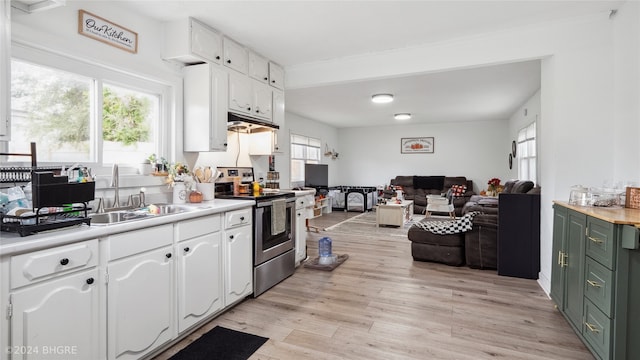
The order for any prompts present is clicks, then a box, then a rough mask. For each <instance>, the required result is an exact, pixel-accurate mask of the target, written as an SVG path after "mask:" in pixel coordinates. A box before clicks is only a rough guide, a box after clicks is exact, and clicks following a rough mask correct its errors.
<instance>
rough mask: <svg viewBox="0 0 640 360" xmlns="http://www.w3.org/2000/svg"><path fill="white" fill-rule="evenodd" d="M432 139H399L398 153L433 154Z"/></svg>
mask: <svg viewBox="0 0 640 360" xmlns="http://www.w3.org/2000/svg"><path fill="white" fill-rule="evenodd" d="M433 151H434V140H433V137H415V138H401V139H400V152H401V153H402V154H433Z"/></svg>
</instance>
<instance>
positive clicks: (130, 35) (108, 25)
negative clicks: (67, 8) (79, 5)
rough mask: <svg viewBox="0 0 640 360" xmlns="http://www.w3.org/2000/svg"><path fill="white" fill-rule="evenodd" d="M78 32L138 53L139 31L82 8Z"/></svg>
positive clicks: (79, 15) (79, 13)
mask: <svg viewBox="0 0 640 360" xmlns="http://www.w3.org/2000/svg"><path fill="white" fill-rule="evenodd" d="M78 34H80V35H83V36H86V37H89V38H92V39H94V40H98V41H100V42H102V43H105V44H107V45H111V46H113V47H116V48H118V49H122V50H124V51H128V52H130V53H133V54H136V53H138V33H136V32H134V31H131V30H129V29H127V28H125V27H124V26H120V25H118V24H116V23H113V22H111V21H109V20H107V19H104V18H101V17H100V16H98V15H95V14H92V13H90V12H88V11H85V10H82V9H80V10H78Z"/></svg>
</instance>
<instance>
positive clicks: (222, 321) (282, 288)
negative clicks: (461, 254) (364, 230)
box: [156, 211, 593, 360]
mask: <svg viewBox="0 0 640 360" xmlns="http://www.w3.org/2000/svg"><path fill="white" fill-rule="evenodd" d="M355 215H358V214H357V213H345V212H342V211H341V212H334V213H331V214H328V215H324V216H322V217H320V218H316V219H313V220H311V222H312V225H316V226H318V227H320V228H326V227H328V226H330V225H332V224H335V223H338V222H340V221H342V220H344V219H347V218H349V217H352V216H355ZM322 236H330V237H331V238H332V240H333V252H334V253H336V254H345V253H346V254H349V259H348V260H347V261H346V262H345V263H344V264H342V265H341V266H339V267H338V268H337V269H335V270H334V271H332V272H326V271H320V270H311V269H307V268H304V267H302V266H301V267H299V268H298V269H297V270H296V272H295V274H294V275H293V276H291V277H289V278H288V279H286V280H285V281H283V282H281V283H280V284H278V285H276V286H275V287H273V288H272V289H270V290H269V291H267V292H266V293H264V294H262V295H261V296H260V297H258V298H257V299H253V298H248V299H246V300H244V301H243V302H242V303H240V304H239V305H237V306H236V307H234V308H232V309H231V310H229V311H227V312H225V313H223V314H221V315H220V316H218V317H217V318H215V319H214V320H212V321H211V322H209V323H208V324H206V325H204V326H203V327H202V328H201V329H200V330H198V331H197V332H196V333H194V334H193V335H191V336H189V337H187V338H186V339H184V340H183V341H182V342H180V343H178V344H177V345H175V346H173V347H172V348H170V349H168V350H167V351H165V352H163V353H162V354H160V355H159V356H157V357H156V359H157V360H164V359H168V358H169V357H170V356H171V355H173V354H174V353H176V352H177V351H179V350H180V349H181V348H183V347H184V346H186V345H187V344H188V343H190V342H191V341H193V340H194V339H195V338H197V337H199V336H200V334H202V333H204V332H206V331H208V330H209V329H211V328H213V327H214V326H216V325H221V326H225V327H228V328H231V329H236V330H241V331H246V332H249V333H252V334H256V335H260V336H264V337H268V338H269V339H270V340H269V341H268V342H267V343H265V344H264V345H263V346H262V347H261V348H260V349H259V350H258V351H257V352H256V353H255V354H254V355H253V356H252V357H251V359H296V360H297V359H367V360H371V359H385V360H386V359H461V360H466V359H469V360H471V359H473V360H477V359H510V360H511V359H539V360H542V359H545V360H547V359H558V360H559V359H562V360H566V359H580V360H584V359H593V356H592V355H591V353H590V352H589V351H588V350H587V349H586V348H585V346H584V345H583V344H582V342H581V341H580V340H579V339H578V337H577V336H576V335H575V333H574V332H573V331H572V330H571V328H570V326H569V324H568V323H567V322H566V321H565V319H564V318H563V317H562V315H561V314H560V313H559V312H558V311H557V310H555V308H554V304H553V302H552V301H551V300H549V298H548V297H547V296H546V294H545V293H544V292H543V291H542V290H541V289H540V287H539V286H538V284H537V282H536V281H534V280H526V279H516V278H510V277H503V276H498V275H497V274H496V272H495V271H488V270H474V269H470V268H467V267H451V266H447V265H442V264H435V263H427V262H419V261H413V259H412V258H411V251H410V242H409V241H408V240H407V238H406V236H397V235H396V236H393V235H380V234H377V235H376V234H374V233H372V235H366V236H363V235H353V234H348V233H340V232H337V231H327V232H324V231H321V232H320V233H311V232H310V233H307V241H308V255H309V256H310V257H314V256H317V240H318V239H319V238H320V237H322Z"/></svg>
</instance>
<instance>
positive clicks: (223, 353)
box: [170, 326, 269, 360]
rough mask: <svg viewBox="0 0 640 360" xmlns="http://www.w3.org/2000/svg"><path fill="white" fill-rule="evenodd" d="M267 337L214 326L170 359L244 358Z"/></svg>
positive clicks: (208, 359)
mask: <svg viewBox="0 0 640 360" xmlns="http://www.w3.org/2000/svg"><path fill="white" fill-rule="evenodd" d="M267 340H269V339H268V338H265V337H262V336H258V335H253V334H247V333H244V332H241V331H236V330H231V329H227V328H224V327H221V326H216V327H214V328H213V329H211V330H210V331H209V332H208V333H206V334H204V335H202V336H201V337H199V338H198V339H196V340H195V341H194V342H192V343H191V344H189V346H187V347H186V348H184V349H182V350H180V351H179V352H178V353H177V354H175V355H173V356H172V357H171V358H170V360H212V359H225V360H246V359H248V358H249V357H250V356H251V355H252V354H253V353H254V352H256V350H258V349H259V348H260V346H262V344H264V343H265V342H267Z"/></svg>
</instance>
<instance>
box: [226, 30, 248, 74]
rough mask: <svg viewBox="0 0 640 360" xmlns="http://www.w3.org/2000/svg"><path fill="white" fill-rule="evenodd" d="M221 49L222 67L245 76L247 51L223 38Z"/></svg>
mask: <svg viewBox="0 0 640 360" xmlns="http://www.w3.org/2000/svg"><path fill="white" fill-rule="evenodd" d="M222 48H223V49H222V51H223V54H224V65H225V66H226V67H228V68H230V69H233V70H235V71H239V72H240V73H242V74H245V75H246V74H247V72H248V69H249V68H248V64H249V51H248V50H247V48H245V47H244V46H242V45H241V44H238V43H237V42H235V41H233V40H231V39H229V38H228V37H223V39H222Z"/></svg>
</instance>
